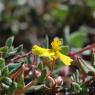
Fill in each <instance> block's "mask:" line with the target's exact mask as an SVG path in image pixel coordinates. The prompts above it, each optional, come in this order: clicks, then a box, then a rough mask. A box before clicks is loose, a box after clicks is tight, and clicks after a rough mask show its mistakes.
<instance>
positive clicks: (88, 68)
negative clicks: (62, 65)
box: [78, 58, 95, 74]
mask: <svg viewBox="0 0 95 95" xmlns="http://www.w3.org/2000/svg"><path fill="white" fill-rule="evenodd" d="M78 60H79V64H80V67H81V68H80V69H81V70H83V71H84V72H85V73H87V74H88V73H89V72H93V73H95V69H94V68H93V67H92V66H91V65H90V64H88V63H87V62H85V61H84V60H83V59H82V58H79V59H78Z"/></svg>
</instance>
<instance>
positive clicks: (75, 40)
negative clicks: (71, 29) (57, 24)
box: [68, 32, 85, 48]
mask: <svg viewBox="0 0 95 95" xmlns="http://www.w3.org/2000/svg"><path fill="white" fill-rule="evenodd" d="M84 41H85V33H84V32H75V33H72V34H71V36H70V37H69V38H68V43H69V44H70V46H72V47H75V48H81V47H82V46H83V43H84Z"/></svg>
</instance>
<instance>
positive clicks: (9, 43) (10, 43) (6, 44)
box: [5, 37, 14, 48]
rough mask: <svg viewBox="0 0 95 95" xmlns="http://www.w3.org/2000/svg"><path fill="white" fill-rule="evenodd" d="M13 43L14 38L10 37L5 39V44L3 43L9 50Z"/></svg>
mask: <svg viewBox="0 0 95 95" xmlns="http://www.w3.org/2000/svg"><path fill="white" fill-rule="evenodd" d="M13 41H14V37H10V38H8V39H7V41H6V43H5V46H7V47H8V48H10V47H11V46H12V44H13Z"/></svg>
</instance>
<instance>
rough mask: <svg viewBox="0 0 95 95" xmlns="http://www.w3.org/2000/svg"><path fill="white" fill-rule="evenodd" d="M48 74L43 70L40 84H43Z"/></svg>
mask: <svg viewBox="0 0 95 95" xmlns="http://www.w3.org/2000/svg"><path fill="white" fill-rule="evenodd" d="M46 74H47V70H46V69H43V71H42V74H41V76H40V77H39V79H38V83H43V82H44V80H45V77H46Z"/></svg>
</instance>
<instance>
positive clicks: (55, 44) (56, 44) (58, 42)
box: [51, 38, 62, 51]
mask: <svg viewBox="0 0 95 95" xmlns="http://www.w3.org/2000/svg"><path fill="white" fill-rule="evenodd" d="M51 46H52V49H53V50H54V51H60V50H61V47H62V41H61V40H59V39H58V38H54V40H53V41H52V43H51Z"/></svg>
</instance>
